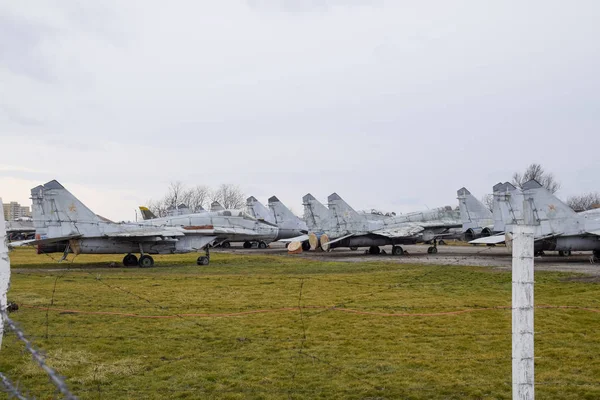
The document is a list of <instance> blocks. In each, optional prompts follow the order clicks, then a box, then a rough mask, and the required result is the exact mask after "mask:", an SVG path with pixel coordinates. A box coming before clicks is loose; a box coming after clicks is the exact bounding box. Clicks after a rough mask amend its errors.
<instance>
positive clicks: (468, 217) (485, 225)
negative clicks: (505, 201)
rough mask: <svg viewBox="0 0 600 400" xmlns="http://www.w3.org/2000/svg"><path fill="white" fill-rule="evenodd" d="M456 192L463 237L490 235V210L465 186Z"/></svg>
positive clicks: (491, 225)
mask: <svg viewBox="0 0 600 400" xmlns="http://www.w3.org/2000/svg"><path fill="white" fill-rule="evenodd" d="M456 194H457V195H458V207H459V211H460V219H461V222H462V231H463V232H464V234H465V239H466V240H467V241H471V240H474V239H477V238H478V237H483V236H490V235H491V234H492V230H493V225H494V216H493V215H492V212H491V211H490V210H489V209H488V208H487V207H486V206H485V204H483V203H482V202H481V201H479V200H477V198H475V196H473V195H472V194H471V192H469V191H468V190H467V188H464V187H463V188H460V189H459V190H458V191H457V192H456Z"/></svg>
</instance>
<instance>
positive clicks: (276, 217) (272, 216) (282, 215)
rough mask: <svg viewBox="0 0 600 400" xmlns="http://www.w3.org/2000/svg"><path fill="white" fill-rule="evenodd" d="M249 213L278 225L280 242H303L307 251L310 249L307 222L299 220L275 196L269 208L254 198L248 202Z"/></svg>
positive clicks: (271, 199) (250, 198)
mask: <svg viewBox="0 0 600 400" xmlns="http://www.w3.org/2000/svg"><path fill="white" fill-rule="evenodd" d="M246 205H247V207H248V213H249V214H251V215H253V216H254V217H255V218H257V219H259V220H264V221H266V222H269V223H272V224H275V225H277V227H278V228H279V236H278V237H279V239H278V241H279V242H284V243H288V244H289V243H290V242H292V241H300V242H303V248H304V249H305V250H309V249H310V245H309V244H308V236H307V233H308V229H307V227H306V222H304V221H303V220H301V219H300V218H298V217H297V216H295V215H294V213H292V212H291V211H290V209H289V208H287V207H286V206H285V204H283V203H282V202H281V201H279V199H278V198H277V197H275V196H272V197H270V198H269V208H268V209H267V208H266V207H265V206H264V205H262V204H261V203H260V202H259V201H258V200H257V199H256V197H254V196H250V197H248V199H247V200H246Z"/></svg>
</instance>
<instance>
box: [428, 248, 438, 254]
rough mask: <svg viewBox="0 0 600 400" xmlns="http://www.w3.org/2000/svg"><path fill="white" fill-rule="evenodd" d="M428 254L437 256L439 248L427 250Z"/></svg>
mask: <svg viewBox="0 0 600 400" xmlns="http://www.w3.org/2000/svg"><path fill="white" fill-rule="evenodd" d="M427 254H437V247H434V246H431V247H429V248H428V249H427Z"/></svg>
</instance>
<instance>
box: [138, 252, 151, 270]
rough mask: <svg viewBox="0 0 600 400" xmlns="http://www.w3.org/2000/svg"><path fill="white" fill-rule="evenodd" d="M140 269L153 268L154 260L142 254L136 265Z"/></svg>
mask: <svg viewBox="0 0 600 400" xmlns="http://www.w3.org/2000/svg"><path fill="white" fill-rule="evenodd" d="M138 265H139V266H140V268H148V267H152V266H154V259H153V258H152V257H150V256H149V255H147V254H144V255H143V256H141V257H140V261H139V263H138Z"/></svg>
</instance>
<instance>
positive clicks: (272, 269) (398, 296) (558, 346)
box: [0, 249, 600, 399]
mask: <svg viewBox="0 0 600 400" xmlns="http://www.w3.org/2000/svg"><path fill="white" fill-rule="evenodd" d="M121 258H122V257H121V256H118V255H115V256H90V255H87V256H83V255H82V256H78V257H77V258H76V259H75V260H74V261H73V262H72V263H70V262H64V263H62V264H56V263H55V262H54V261H52V260H51V259H49V258H48V257H47V256H44V255H35V254H34V252H33V251H32V250H21V249H19V250H16V251H13V252H12V253H11V261H12V267H13V268H15V269H18V270H17V271H13V275H12V286H11V290H10V292H9V300H11V301H14V302H16V303H18V304H19V306H20V310H19V311H18V312H16V313H13V314H11V316H12V318H13V319H14V320H15V321H18V323H19V324H20V326H21V327H22V328H23V330H24V331H25V332H26V333H27V334H28V335H29V337H30V338H31V339H32V340H33V341H34V343H35V344H36V345H37V346H38V347H39V348H41V349H42V350H43V351H44V352H45V353H46V355H47V362H48V364H49V365H51V366H53V367H54V368H56V369H57V370H58V371H59V372H60V373H61V374H62V375H64V376H65V377H66V379H67V382H68V384H69V387H70V389H71V390H72V391H73V392H74V393H76V394H77V395H78V396H80V398H83V399H87V398H90V399H96V398H107V399H116V398H152V399H162V398H236V399H242V398H243V399H245V398H252V399H254V398H256V399H278V398H294V399H300V398H310V399H312V398H351V399H365V398H382V399H383V398H385V399H398V398H407V399H463V398H473V399H479V398H481V399H483V398H510V397H511V385H510V381H511V314H510V310H509V309H506V308H505V307H510V301H511V276H510V273H506V272H498V271H494V270H492V269H490V268H476V267H461V266H429V265H427V266H423V265H400V264H394V263H389V262H381V261H373V262H367V263H341V262H337V263H336V262H318V261H310V260H307V259H300V258H294V257H291V256H263V255H260V253H258V252H257V254H256V255H235V254H223V253H214V254H213V255H212V259H211V265H210V266H207V267H199V266H197V265H196V264H195V259H196V255H194V254H189V255H183V256H179V255H174V256H157V257H155V260H156V266H155V267H154V268H150V269H139V268H127V269H126V268H109V267H108V265H109V264H110V262H111V261H114V262H116V263H119V262H120V260H121ZM119 265H120V264H119ZM56 268H63V270H55V269H56ZM535 290H536V293H535V296H536V304H537V305H539V306H542V305H544V306H552V307H546V308H538V309H536V318H535V329H536V337H535V346H536V348H535V354H536V362H535V364H536V376H535V379H536V385H537V386H536V395H537V396H538V398H564V399H582V398H584V399H585V398H588V399H597V398H600V383H599V381H598V377H600V331H599V329H598V326H600V325H599V323H600V313H598V312H597V310H600V285H599V284H598V281H595V282H594V280H593V279H588V278H585V277H582V276H581V275H574V274H566V273H553V272H538V273H536V288H535ZM555 306H570V307H573V308H556V307H555ZM48 307H50V309H49V310H47V308H48ZM584 308H587V310H586V309H584ZM0 371H1V372H3V373H5V374H7V375H8V376H9V377H10V378H11V379H12V380H13V381H15V382H18V383H19V387H20V388H21V389H22V390H23V391H25V392H28V393H29V394H30V395H32V396H35V397H36V398H39V399H45V398H48V399H51V398H55V390H54V387H53V386H52V385H51V384H50V383H49V382H48V379H47V377H46V375H45V374H44V373H43V372H42V371H41V369H40V368H38V367H37V366H36V365H35V364H34V363H33V362H32V361H31V357H30V356H29V355H28V353H26V352H24V347H23V345H22V343H21V342H20V341H18V340H17V339H16V337H15V335H14V334H13V333H8V334H7V335H6V336H5V338H4V341H3V345H2V349H1V351H0Z"/></svg>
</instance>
